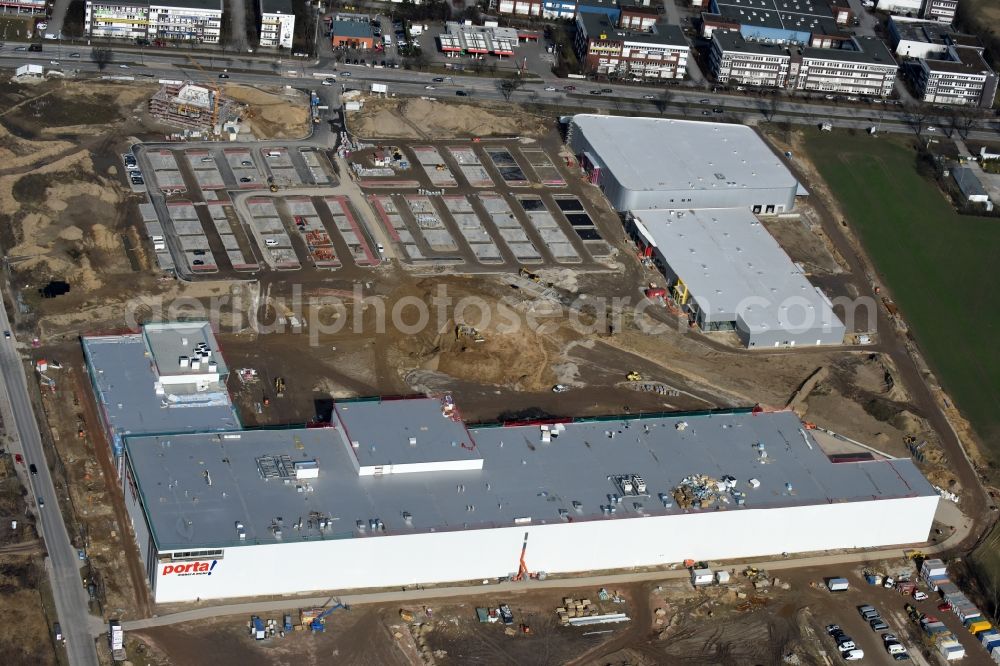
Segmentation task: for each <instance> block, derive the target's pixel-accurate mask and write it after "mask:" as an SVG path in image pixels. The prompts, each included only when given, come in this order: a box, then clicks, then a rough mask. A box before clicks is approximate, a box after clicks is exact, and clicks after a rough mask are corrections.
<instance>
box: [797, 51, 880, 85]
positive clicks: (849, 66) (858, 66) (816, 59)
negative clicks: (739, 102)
mask: <svg viewBox="0 0 1000 666" xmlns="http://www.w3.org/2000/svg"><path fill="white" fill-rule="evenodd" d="M840 51H842V50H841V49H803V51H802V56H801V59H796V60H793V61H792V64H791V70H790V72H789V81H791V82H793V83H792V85H793V87H794V88H795V89H796V90H812V91H817V92H838V93H846V94H849V95H866V96H869V97H888V96H890V95H891V94H892V89H893V86H894V85H895V83H896V75H897V73H898V71H899V66H898V65H897V64H896V61H895V60H893V59H892V58H891V57H889V58H888V62H886V61H882V62H872V61H868V60H866V59H853V58H845V57H844V53H842V52H840Z"/></svg>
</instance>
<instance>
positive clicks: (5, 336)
mask: <svg viewBox="0 0 1000 666" xmlns="http://www.w3.org/2000/svg"><path fill="white" fill-rule="evenodd" d="M3 337H4V338H5V339H7V340H10V331H4V332H3Z"/></svg>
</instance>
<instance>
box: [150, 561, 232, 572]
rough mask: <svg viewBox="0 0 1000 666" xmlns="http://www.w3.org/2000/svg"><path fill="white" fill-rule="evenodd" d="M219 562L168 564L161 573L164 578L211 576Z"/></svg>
mask: <svg viewBox="0 0 1000 666" xmlns="http://www.w3.org/2000/svg"><path fill="white" fill-rule="evenodd" d="M218 563H219V560H212V561H211V562H185V563H184V564H167V565H165V566H164V567H163V571H161V572H160V573H161V574H162V575H164V576H169V575H172V576H211V575H212V570H213V569H215V565H216V564H218Z"/></svg>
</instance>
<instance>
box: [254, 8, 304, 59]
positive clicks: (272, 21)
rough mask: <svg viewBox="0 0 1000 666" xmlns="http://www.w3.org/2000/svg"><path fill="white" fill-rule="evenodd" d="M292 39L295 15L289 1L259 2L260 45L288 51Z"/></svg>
mask: <svg viewBox="0 0 1000 666" xmlns="http://www.w3.org/2000/svg"><path fill="white" fill-rule="evenodd" d="M294 37H295V14H294V13H293V12H292V3H291V0H260V45H261V46H263V47H266V48H282V49H290V48H292V40H293V39H294Z"/></svg>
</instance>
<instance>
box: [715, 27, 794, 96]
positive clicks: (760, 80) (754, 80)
mask: <svg viewBox="0 0 1000 666" xmlns="http://www.w3.org/2000/svg"><path fill="white" fill-rule="evenodd" d="M709 58H710V63H711V66H712V73H713V74H714V75H715V80H716V81H718V82H719V83H736V84H740V85H749V86H760V87H766V88H784V87H785V86H786V85H787V83H788V70H789V65H790V63H791V60H792V56H791V54H790V53H789V51H788V49H786V48H784V47H780V46H777V45H773V44H760V43H757V42H748V41H746V40H745V39H743V37H742V36H741V35H740V33H738V32H733V31H731V30H716V31H714V32H713V33H712V50H711V52H710V55H709Z"/></svg>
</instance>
